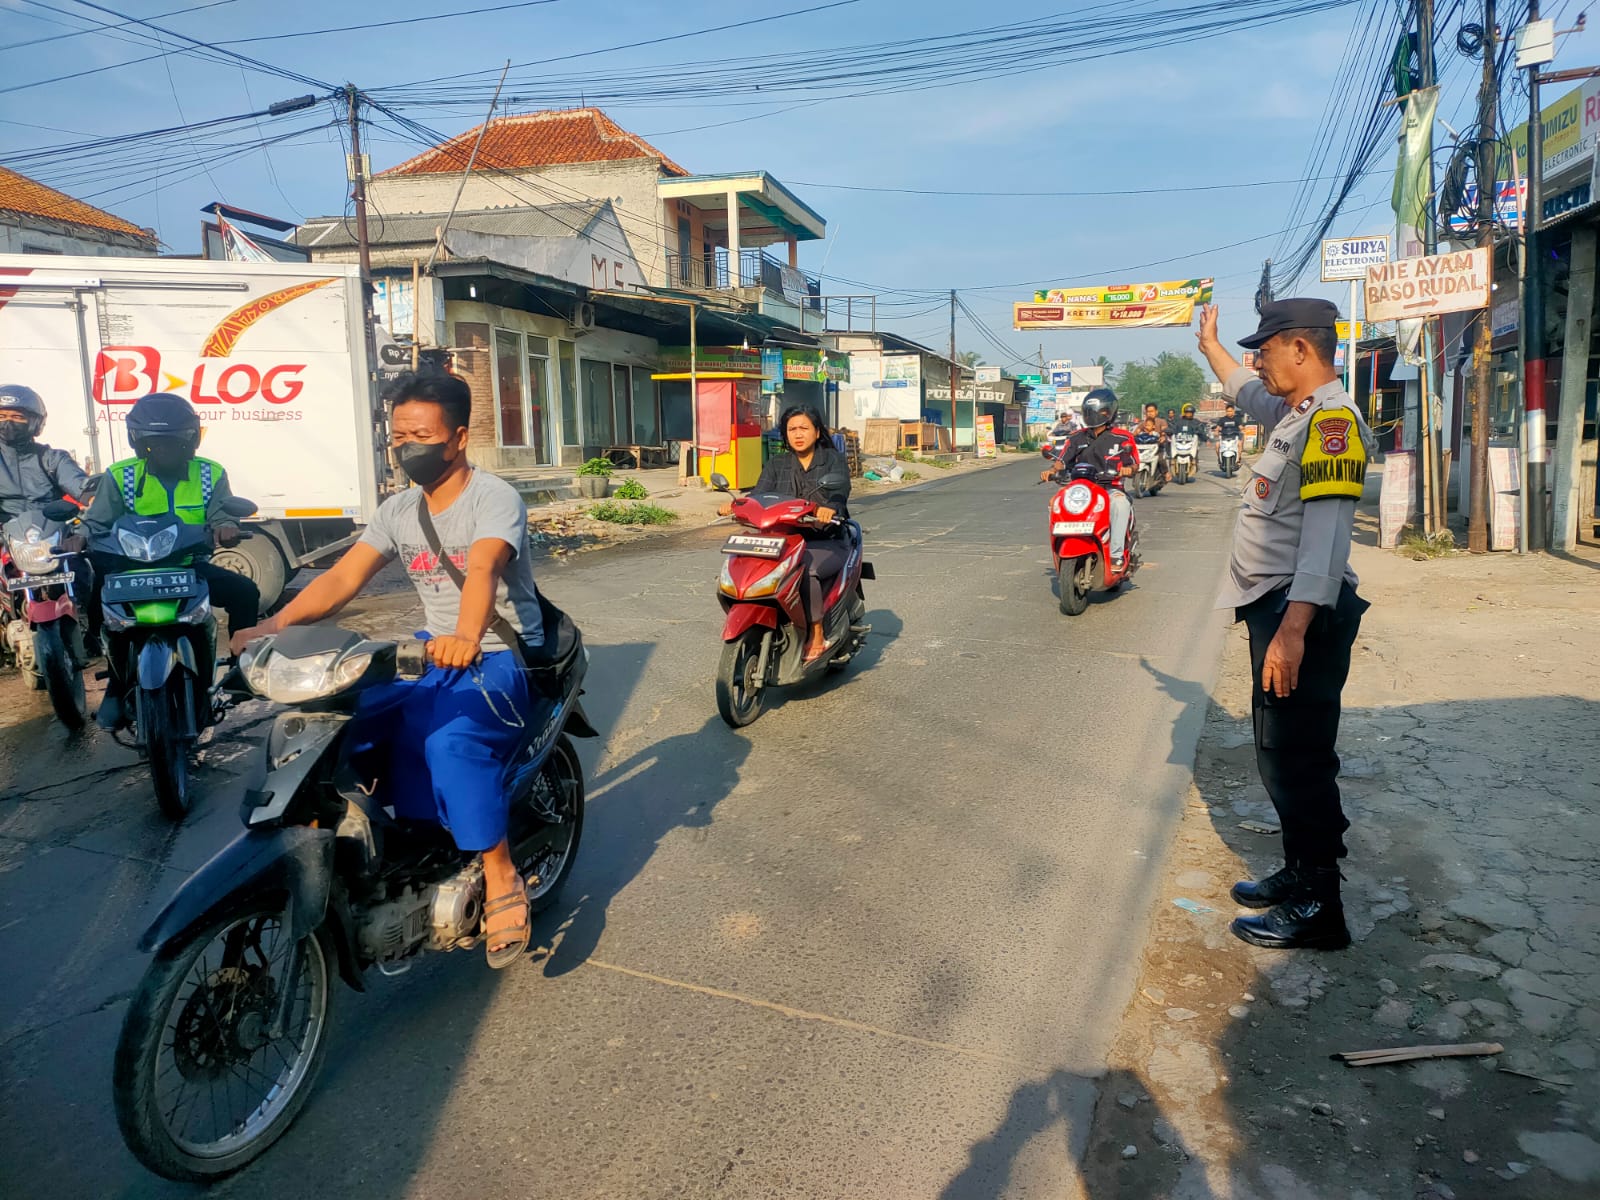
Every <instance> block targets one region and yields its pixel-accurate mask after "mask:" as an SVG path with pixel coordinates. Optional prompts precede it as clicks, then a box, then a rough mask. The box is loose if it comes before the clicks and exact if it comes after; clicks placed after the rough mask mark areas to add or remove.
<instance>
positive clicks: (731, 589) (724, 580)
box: [717, 555, 739, 596]
mask: <svg viewBox="0 0 1600 1200" xmlns="http://www.w3.org/2000/svg"><path fill="white" fill-rule="evenodd" d="M730 563H731V560H730V559H729V558H728V557H727V556H726V555H724V556H723V558H722V574H721V576H720V577H718V579H717V590H718V591H719V592H722V593H723V594H724V595H728V596H737V595H738V594H739V589H738V588H737V587H735V586H734V582H733V571H732V570H730V569H729V568H730Z"/></svg>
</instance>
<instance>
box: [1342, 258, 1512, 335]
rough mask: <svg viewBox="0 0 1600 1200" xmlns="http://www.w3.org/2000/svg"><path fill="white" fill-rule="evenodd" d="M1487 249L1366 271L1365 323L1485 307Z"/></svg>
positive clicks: (1489, 286)
mask: <svg viewBox="0 0 1600 1200" xmlns="http://www.w3.org/2000/svg"><path fill="white" fill-rule="evenodd" d="M1492 284H1493V277H1492V276H1491V274H1490V270H1489V249H1488V247H1487V246H1480V247H1478V248H1477V249H1473V250H1452V251H1450V252H1449V253H1448V254H1425V255H1422V256H1421V257H1418V258H1402V259H1398V260H1397V261H1395V262H1392V263H1386V264H1384V265H1383V266H1378V267H1370V268H1368V270H1367V282H1366V285H1365V286H1366V301H1367V320H1369V321H1406V320H1415V319H1417V318H1419V317H1434V316H1438V315H1439V314H1441V313H1452V312H1467V311H1469V310H1471V309H1474V308H1488V307H1489V295H1490V292H1491V289H1492Z"/></svg>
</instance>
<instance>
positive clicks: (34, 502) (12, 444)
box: [0, 383, 89, 521]
mask: <svg viewBox="0 0 1600 1200" xmlns="http://www.w3.org/2000/svg"><path fill="white" fill-rule="evenodd" d="M47 415H48V414H47V413H46V412H45V407H44V401H43V400H42V399H40V397H39V393H38V392H36V391H34V390H33V389H32V388H30V387H23V386H22V385H21V384H20V383H7V384H0V521H6V520H10V519H11V518H12V517H14V516H16V515H17V514H18V513H20V512H24V511H26V510H27V509H30V508H36V507H38V506H39V505H41V504H48V503H49V502H50V501H52V500H60V499H62V498H64V497H65V498H70V499H73V500H80V501H81V500H85V499H87V497H88V494H89V477H88V476H87V475H85V474H84V473H83V469H82V468H81V467H79V466H78V464H77V463H75V462H74V461H73V460H72V455H70V454H68V453H67V452H66V451H65V450H56V449H53V448H52V447H50V446H47V445H45V444H44V443H43V442H41V441H40V440H39V435H40V434H41V433H43V432H44V421H45V417H46V416H47Z"/></svg>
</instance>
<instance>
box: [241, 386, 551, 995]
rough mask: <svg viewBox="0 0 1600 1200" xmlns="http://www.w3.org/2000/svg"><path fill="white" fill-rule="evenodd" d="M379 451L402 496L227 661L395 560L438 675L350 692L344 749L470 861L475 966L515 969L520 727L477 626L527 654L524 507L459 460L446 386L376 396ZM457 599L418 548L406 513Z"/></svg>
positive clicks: (460, 444) (461, 450)
mask: <svg viewBox="0 0 1600 1200" xmlns="http://www.w3.org/2000/svg"><path fill="white" fill-rule="evenodd" d="M385 398H386V399H387V400H388V402H389V405H390V422H389V427H390V431H391V434H392V438H393V445H392V449H393V451H394V457H395V460H396V462H397V463H398V464H399V466H400V469H401V470H402V471H404V472H405V473H406V475H407V476H409V477H410V479H411V481H412V482H413V483H415V484H416V485H417V486H416V487H414V488H411V489H410V490H409V491H405V492H401V493H400V494H399V495H397V496H391V497H390V498H389V499H388V500H385V501H384V502H383V505H382V507H380V508H379V509H378V512H377V515H376V516H375V517H374V518H373V520H372V523H371V524H370V525H368V526H367V529H366V532H365V533H363V534H362V536H361V540H360V541H359V542H357V543H356V544H355V545H354V546H352V547H350V549H349V550H348V551H346V552H345V554H344V557H342V558H341V559H340V560H339V561H338V562H337V563H335V564H334V565H333V566H332V567H331V568H330V569H329V570H328V571H326V572H325V573H324V574H322V575H321V576H319V577H318V578H316V579H315V580H313V581H312V582H311V584H310V585H309V586H308V587H307V588H306V589H305V590H304V591H303V592H301V593H300V594H299V595H297V596H296V597H295V598H294V599H292V600H290V601H289V603H288V604H286V605H284V606H283V608H282V609H281V610H280V611H279V612H278V613H277V615H275V616H273V617H271V618H269V619H268V620H266V621H264V622H263V623H261V624H260V625H257V626H255V627H254V628H253V629H246V630H242V631H240V632H239V633H236V634H234V636H233V648H234V650H235V652H238V651H240V650H242V649H244V647H245V646H246V645H248V644H249V643H250V642H253V641H255V640H257V639H258V638H262V637H265V636H268V635H271V634H275V633H277V632H278V631H279V630H281V629H284V628H285V627H287V626H290V625H303V624H307V623H309V622H312V621H320V620H322V619H323V618H325V617H331V616H333V615H334V614H335V613H337V612H338V611H339V610H340V609H342V608H343V607H344V606H345V605H346V604H348V603H349V602H350V601H351V600H352V599H354V598H355V596H356V594H357V593H358V592H360V591H361V589H362V588H364V587H365V586H366V585H367V584H368V583H369V582H371V580H372V577H373V576H375V575H376V574H377V573H378V572H379V571H381V570H382V569H383V568H384V567H385V566H386V565H388V564H389V563H391V562H394V561H395V560H397V559H398V560H399V561H400V562H402V563H404V564H405V568H406V574H408V575H409V576H410V577H411V582H412V585H413V586H415V587H416V589H417V595H418V596H419V597H421V599H422V608H423V612H424V614H425V620H426V623H427V629H428V633H429V635H430V640H429V641H428V658H429V660H430V661H431V662H432V663H433V665H434V666H435V667H437V668H440V669H438V670H431V671H428V672H427V673H426V674H425V675H423V677H422V678H421V679H417V680H399V681H396V682H394V683H391V684H387V685H385V686H382V687H377V688H371V689H368V690H367V691H365V692H363V693H362V694H361V703H360V706H359V707H358V709H357V713H356V721H357V722H358V723H359V724H360V733H359V735H358V733H357V732H356V731H355V729H354V727H353V728H352V732H351V734H350V737H351V739H352V744H353V745H357V746H360V747H364V748H370V752H371V754H372V756H373V757H374V758H375V759H376V760H377V761H378V762H379V763H381V765H380V766H378V767H376V768H375V769H376V770H377V771H378V772H379V774H378V778H377V780H376V781H375V782H376V786H377V787H379V788H380V789H381V791H380V793H379V794H380V795H381V796H382V798H383V800H384V802H385V803H387V804H390V805H392V806H393V808H394V810H395V812H396V814H397V815H399V816H403V817H407V818H410V819H414V820H433V821H437V822H438V823H439V824H441V825H443V826H444V827H445V828H446V829H448V830H449V831H450V835H451V837H453V838H454V839H455V842H456V845H457V846H459V847H460V848H461V849H462V850H464V851H468V852H473V853H481V854H482V855H483V876H484V892H485V896H486V903H485V905H484V920H483V929H484V948H485V949H486V950H487V952H488V956H489V965H490V966H491V967H505V966H509V965H510V964H511V963H513V962H515V961H516V960H517V959H518V958H519V957H520V956H521V954H522V952H523V951H524V950H525V949H527V945H528V938H529V933H530V925H529V918H528V893H527V888H526V885H525V881H524V880H523V879H522V878H521V876H520V875H519V874H518V872H517V868H516V864H515V863H514V862H513V861H512V858H511V849H510V844H509V842H508V841H507V837H506V829H507V823H508V817H509V811H508V809H509V803H510V797H509V796H507V795H506V790H505V786H504V780H505V768H506V765H507V763H508V762H509V761H510V759H511V756H512V755H513V754H515V753H516V752H517V749H518V747H519V746H521V744H522V737H523V732H522V731H523V730H524V729H526V728H528V727H530V726H531V725H532V722H533V720H534V718H533V714H532V708H533V705H534V702H533V698H532V697H531V695H530V693H529V690H528V683H527V679H526V677H525V672H524V671H523V670H522V669H521V665H520V662H519V658H518V655H517V654H516V653H515V652H514V651H513V649H512V648H511V647H509V646H507V645H506V642H505V641H504V640H503V639H502V638H500V637H499V636H497V635H496V634H495V632H494V631H493V629H492V628H491V625H493V624H495V623H496V617H501V618H504V619H505V620H506V621H507V622H508V623H509V624H510V625H511V627H512V628H513V629H515V630H516V631H517V633H518V634H519V635H520V640H521V641H522V642H523V643H524V644H525V645H535V646H537V645H542V644H543V642H544V631H543V627H542V624H541V621H540V615H539V614H540V609H539V593H538V590H537V589H536V588H535V586H534V582H533V565H532V563H531V562H530V561H529V553H528V510H527V508H526V507H525V506H524V505H523V503H522V500H521V498H520V497H519V496H518V495H517V492H516V489H515V488H513V487H512V486H511V485H510V484H509V483H507V482H506V481H505V480H503V479H499V478H497V477H496V476H494V475H491V474H489V473H488V472H485V471H480V470H478V469H477V468H475V467H474V466H473V465H472V464H471V463H470V462H469V461H467V436H468V435H467V427H468V424H469V422H470V418H471V413H472V392H471V390H470V389H469V388H468V387H467V384H466V382H465V381H464V380H462V379H458V378H456V377H455V376H453V375H444V376H417V375H405V376H402V377H401V378H400V379H398V380H396V381H395V382H394V383H393V384H392V385H391V386H390V387H389V390H388V392H387V394H386V397H385ZM423 504H426V505H427V506H428V509H427V511H428V514H429V516H430V519H431V520H432V522H433V527H434V531H435V532H436V533H437V534H438V541H439V546H440V549H442V550H443V551H444V553H445V554H446V555H448V556H449V559H450V561H451V562H453V563H454V564H455V565H456V567H457V568H459V570H460V572H461V574H462V575H463V576H464V579H463V580H462V583H461V586H459V587H458V586H457V585H456V582H455V580H454V579H452V578H451V577H450V574H449V572H447V571H446V570H445V569H444V568H443V567H442V566H441V565H440V562H439V557H438V555H436V554H435V553H434V551H433V549H432V548H431V547H430V545H429V539H428V538H427V537H425V536H424V535H423V532H422V525H421V522H420V520H419V519H418V518H419V513H420V511H421V509H420V508H419V506H420V505H423Z"/></svg>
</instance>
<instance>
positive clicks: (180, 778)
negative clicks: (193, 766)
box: [135, 671, 193, 821]
mask: <svg viewBox="0 0 1600 1200" xmlns="http://www.w3.org/2000/svg"><path fill="white" fill-rule="evenodd" d="M185 687H186V681H185V680H183V679H181V678H179V672H176V671H175V672H174V673H173V675H172V677H171V678H169V679H168V680H167V683H166V686H165V687H163V688H161V689H160V690H159V691H151V690H149V689H147V688H140V689H138V707H137V708H136V709H135V712H136V714H137V716H136V718H135V719H136V720H137V721H138V724H139V732H140V735H141V739H142V741H143V742H144V752H145V757H146V758H148V759H149V760H150V784H151V786H152V787H153V788H154V789H155V793H156V803H157V804H158V805H160V806H161V811H162V812H163V813H164V814H166V816H167V817H168V818H169V819H170V820H173V821H181V820H183V819H184V817H186V816H188V815H189V808H190V806H191V805H192V804H193V798H192V797H191V796H190V794H189V740H190V739H189V736H188V734H187V733H186V732H185V721H184V715H183V703H184V690H185Z"/></svg>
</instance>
